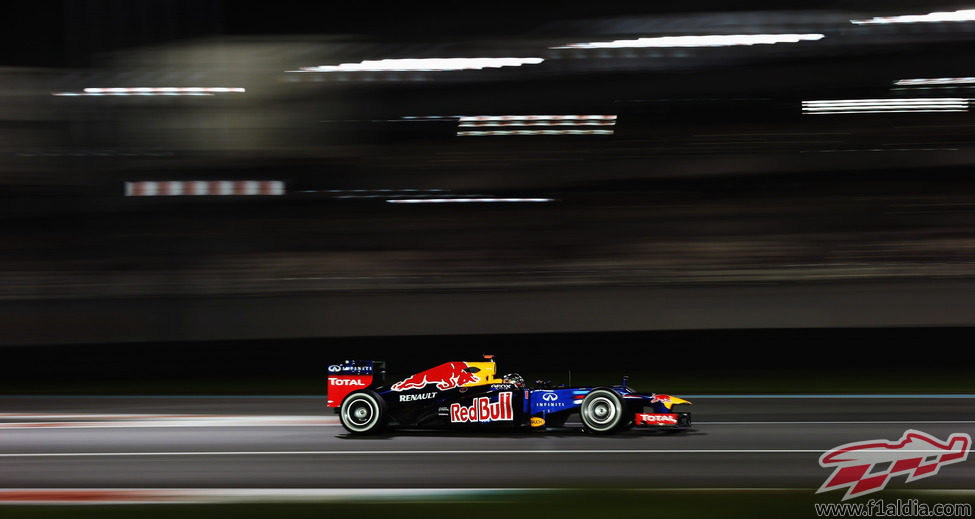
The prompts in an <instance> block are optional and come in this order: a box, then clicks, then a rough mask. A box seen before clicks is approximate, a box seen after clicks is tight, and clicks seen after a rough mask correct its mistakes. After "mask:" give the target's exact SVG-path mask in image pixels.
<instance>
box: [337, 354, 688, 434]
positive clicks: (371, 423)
mask: <svg viewBox="0 0 975 519" xmlns="http://www.w3.org/2000/svg"><path fill="white" fill-rule="evenodd" d="M496 373H497V371H496V365H495V362H494V360H493V356H490V355H485V360H484V361H482V362H446V363H444V364H441V365H439V366H436V367H433V368H430V369H428V370H426V371H421V372H420V373H417V374H415V375H412V376H410V377H407V378H406V379H403V380H400V381H398V382H395V383H393V384H390V385H384V384H385V381H384V379H385V375H386V364H385V362H382V361H371V360H347V361H345V362H343V363H342V364H335V365H332V366H329V367H328V407H332V408H336V410H337V411H338V414H339V418H340V420H341V422H342V426H344V427H345V429H346V430H347V431H349V432H350V433H352V434H368V433H375V432H378V431H381V430H383V429H386V428H387V427H416V428H457V429H485V430H486V429H508V430H510V429H532V428H534V429H544V428H547V427H561V426H563V425H564V424H565V422H566V419H567V418H568V417H569V416H570V415H573V414H575V413H578V414H579V415H580V417H581V420H582V427H583V429H584V430H585V431H586V432H589V433H592V434H609V433H613V432H617V431H621V430H624V429H629V428H631V427H646V428H653V429H666V430H687V429H688V428H690V426H691V414H690V413H687V412H673V411H672V410H671V408H672V406H674V405H676V404H690V402H688V401H687V400H683V399H681V398H677V397H674V396H670V395H663V394H655V393H654V394H641V393H637V392H636V391H634V390H632V389H630V388H629V387H627V385H626V379H624V380H623V383H622V384H621V385H617V386H611V387H562V386H560V387H557V388H553V389H543V388H539V389H533V388H530V387H527V386H526V385H525V381H524V379H523V378H522V377H521V376H520V375H518V374H517V373H512V374H509V375H505V376H503V377H501V378H496Z"/></svg>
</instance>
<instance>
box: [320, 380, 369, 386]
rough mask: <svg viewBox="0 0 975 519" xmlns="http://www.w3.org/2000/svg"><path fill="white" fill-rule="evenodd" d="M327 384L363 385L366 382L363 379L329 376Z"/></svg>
mask: <svg viewBox="0 0 975 519" xmlns="http://www.w3.org/2000/svg"><path fill="white" fill-rule="evenodd" d="M328 385H330V386H354V387H365V386H366V382H365V381H364V380H358V379H354V378H329V379H328Z"/></svg>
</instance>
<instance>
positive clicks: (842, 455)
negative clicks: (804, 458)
mask: <svg viewBox="0 0 975 519" xmlns="http://www.w3.org/2000/svg"><path fill="white" fill-rule="evenodd" d="M971 444H972V438H971V437H970V436H969V435H967V434H965V433H955V434H952V435H951V436H949V437H948V439H947V440H946V441H944V442H942V441H941V440H939V439H937V438H935V437H934V436H931V435H929V434H927V433H924V432H921V431H915V430H913V429H909V430H907V431H905V432H904V435H903V436H902V437H901V439H900V440H897V441H894V442H890V441H887V440H868V441H863V442H854V443H847V444H845V445H840V446H839V447H836V448H834V449H832V450H830V451H828V452H826V453H824V454H823V455H822V456H820V458H819V465H820V466H821V467H823V468H832V467H835V469H834V470H833V473H832V474H830V476H829V478H828V479H827V480H826V482H825V483H823V485H822V486H821V487H819V490H817V491H816V493H817V494H818V493H820V492H828V491H830V490H836V489H840V488H846V489H847V491H846V495H844V496H843V500H844V501H845V500H847V499H850V498H854V497H859V496H862V495H865V494H870V493H872V492H877V491H879V490H883V489H884V488H885V487H886V486H887V482H888V481H890V479H891V478H892V477H894V476H901V475H905V474H906V475H907V482H908V483H911V482H913V481H917V480H919V479H922V478H927V477H931V476H933V475H935V474H937V473H938V470H939V469H941V467H942V466H943V465H950V464H952V463H960V462H962V461H965V460H966V459H967V458H968V448H969V447H970V446H971ZM875 467H884V468H883V469H881V470H877V471H874V469H875Z"/></svg>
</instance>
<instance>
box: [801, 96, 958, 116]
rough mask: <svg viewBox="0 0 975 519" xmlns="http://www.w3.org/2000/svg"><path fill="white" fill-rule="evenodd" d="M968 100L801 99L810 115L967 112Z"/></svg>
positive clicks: (943, 98)
mask: <svg viewBox="0 0 975 519" xmlns="http://www.w3.org/2000/svg"><path fill="white" fill-rule="evenodd" d="M968 105H969V101H968V99H966V98H960V97H940V98H939V97H931V98H911V99H908V98H900V99H898V98H892V99H823V100H815V101H803V102H802V112H803V113H804V114H810V115H826V114H847V113H850V114H852V113H904V112H967V111H968Z"/></svg>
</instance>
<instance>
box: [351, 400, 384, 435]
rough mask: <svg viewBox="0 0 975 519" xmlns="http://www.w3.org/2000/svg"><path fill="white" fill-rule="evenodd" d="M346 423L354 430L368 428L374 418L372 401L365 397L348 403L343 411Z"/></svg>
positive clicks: (374, 412) (374, 410)
mask: <svg viewBox="0 0 975 519" xmlns="http://www.w3.org/2000/svg"><path fill="white" fill-rule="evenodd" d="M343 415H344V416H343V418H345V422H346V424H348V426H349V427H350V428H351V429H354V430H356V431H365V430H367V429H369V428H370V427H371V426H372V424H373V422H374V421H375V419H376V408H375V405H374V404H373V402H371V401H369V400H368V399H365V398H360V399H357V400H355V401H353V402H351V403H349V406H348V408H346V410H345V412H344V413H343Z"/></svg>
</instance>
